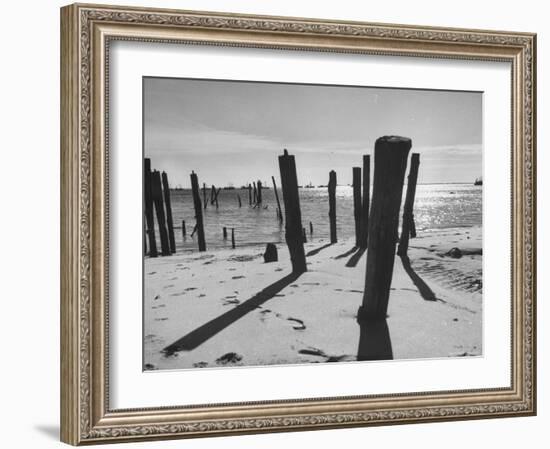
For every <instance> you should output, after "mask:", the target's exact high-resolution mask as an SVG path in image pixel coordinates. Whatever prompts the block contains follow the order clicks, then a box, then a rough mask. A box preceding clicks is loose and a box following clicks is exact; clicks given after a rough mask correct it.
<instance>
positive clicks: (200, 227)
mask: <svg viewBox="0 0 550 449" xmlns="http://www.w3.org/2000/svg"><path fill="white" fill-rule="evenodd" d="M191 187H192V189H193V205H194V206H195V218H196V220H197V224H196V225H195V226H196V228H197V234H198V237H199V251H206V242H205V240H204V223H203V221H202V204H201V197H200V193H199V179H198V176H197V174H196V173H195V172H191ZM193 233H194V231H193Z"/></svg>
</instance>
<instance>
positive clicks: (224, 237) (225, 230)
mask: <svg viewBox="0 0 550 449" xmlns="http://www.w3.org/2000/svg"><path fill="white" fill-rule="evenodd" d="M222 233H223V239H224V240H225V239H226V238H227V228H226V227H225V226H224V227H223V229H222Z"/></svg>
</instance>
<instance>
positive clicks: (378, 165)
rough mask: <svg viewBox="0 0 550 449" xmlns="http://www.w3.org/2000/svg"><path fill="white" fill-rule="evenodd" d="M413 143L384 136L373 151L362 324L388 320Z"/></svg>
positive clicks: (360, 316)
mask: <svg viewBox="0 0 550 449" xmlns="http://www.w3.org/2000/svg"><path fill="white" fill-rule="evenodd" d="M411 145H412V144H411V140H410V139H408V138H406V137H398V136H384V137H380V138H379V139H377V140H376V143H375V147H374V152H375V153H374V185H373V190H372V202H371V211H370V217H369V241H368V248H369V249H368V252H367V269H366V275H365V290H364V295H363V303H362V305H361V307H360V308H359V312H358V319H359V320H367V321H368V320H381V319H385V318H386V313H387V310H388V301H389V295H390V287H391V280H392V277H393V265H394V260H395V246H396V243H397V242H396V239H395V236H396V235H397V228H398V224H399V209H400V207H401V196H402V194H403V181H404V178H405V171H406V168H407V157H408V154H409V150H410V149H411Z"/></svg>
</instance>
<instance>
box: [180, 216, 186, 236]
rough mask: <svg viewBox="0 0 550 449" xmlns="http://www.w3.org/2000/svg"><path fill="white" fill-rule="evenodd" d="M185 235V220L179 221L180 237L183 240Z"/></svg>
mask: <svg viewBox="0 0 550 449" xmlns="http://www.w3.org/2000/svg"><path fill="white" fill-rule="evenodd" d="M185 234H186V231H185V220H182V221H181V235H182V236H183V238H184V240H185Z"/></svg>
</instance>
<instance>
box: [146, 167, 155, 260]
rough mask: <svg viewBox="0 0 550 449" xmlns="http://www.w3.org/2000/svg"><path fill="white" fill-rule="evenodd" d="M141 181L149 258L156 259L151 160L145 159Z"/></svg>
mask: <svg viewBox="0 0 550 449" xmlns="http://www.w3.org/2000/svg"><path fill="white" fill-rule="evenodd" d="M143 181H144V192H143V195H144V196H145V221H146V222H147V237H148V240H149V257H157V256H158V253H157V241H156V239H155V215H154V212H153V196H152V192H151V159H149V158H145V161H144V164H143Z"/></svg>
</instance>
